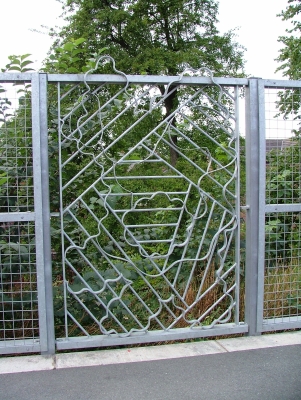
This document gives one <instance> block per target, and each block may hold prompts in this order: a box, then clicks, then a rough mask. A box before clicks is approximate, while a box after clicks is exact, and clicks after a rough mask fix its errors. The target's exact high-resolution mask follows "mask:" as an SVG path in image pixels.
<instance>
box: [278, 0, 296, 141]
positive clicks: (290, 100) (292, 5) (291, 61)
mask: <svg viewBox="0 0 301 400" xmlns="http://www.w3.org/2000/svg"><path fill="white" fill-rule="evenodd" d="M288 4H289V5H288V6H287V7H286V9H285V10H284V11H282V12H281V14H280V15H279V16H280V17H282V20H283V21H290V22H291V23H292V26H293V27H292V28H291V29H287V30H286V32H287V33H288V35H287V36H280V37H279V38H278V42H280V43H282V44H283V45H284V47H283V48H282V49H281V50H280V55H279V57H278V58H277V59H276V60H277V61H278V62H279V63H281V65H280V66H279V67H278V68H277V70H276V72H277V71H282V73H283V75H284V76H286V77H288V78H289V79H294V80H298V79H300V78H301V60H300V53H301V22H300V21H298V18H297V17H298V15H299V14H300V13H301V1H300V0H288ZM279 98H280V100H279V102H278V109H279V111H280V113H281V114H283V116H284V118H287V117H288V116H289V115H290V114H291V115H292V114H293V115H295V119H296V120H300V119H301V116H300V94H299V90H284V91H282V92H279ZM294 134H295V135H297V136H299V135H300V129H297V130H294Z"/></svg>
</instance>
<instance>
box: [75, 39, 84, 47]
mask: <svg viewBox="0 0 301 400" xmlns="http://www.w3.org/2000/svg"><path fill="white" fill-rule="evenodd" d="M85 41H86V39H85V38H79V39H76V40H74V44H75V45H76V46H78V45H79V44H82V43H84V42H85Z"/></svg>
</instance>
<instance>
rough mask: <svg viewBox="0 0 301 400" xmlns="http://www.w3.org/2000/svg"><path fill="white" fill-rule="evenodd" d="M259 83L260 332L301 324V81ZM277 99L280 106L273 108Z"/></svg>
mask: <svg viewBox="0 0 301 400" xmlns="http://www.w3.org/2000/svg"><path fill="white" fill-rule="evenodd" d="M263 87H264V96H265V136H264V138H263V140H262V143H263V145H262V146H263V151H262V156H261V159H262V164H263V168H262V169H261V175H262V180H261V193H262V198H263V202H262V203H261V210H262V213H263V218H261V219H260V221H259V223H260V225H261V229H263V230H264V231H265V233H264V235H265V240H262V241H261V244H260V246H261V249H262V257H261V258H260V260H259V263H260V264H259V270H260V281H261V291H260V293H261V296H260V298H259V302H258V304H259V315H258V331H259V332H264V331H274V330H283V329H294V328H300V327H301V300H300V299H301V270H300V264H301V260H300V257H301V248H300V238H301V221H300V215H301V214H300V211H301V193H300V160H301V152H300V133H298V131H299V130H300V125H299V124H298V113H299V110H300V99H301V91H300V89H301V84H300V82H296V81H291V82H286V81H263ZM277 103H278V104H279V108H276V104H277ZM263 204H265V207H263ZM263 225H264V226H263Z"/></svg>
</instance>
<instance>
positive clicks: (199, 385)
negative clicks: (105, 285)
mask: <svg viewBox="0 0 301 400" xmlns="http://www.w3.org/2000/svg"><path fill="white" fill-rule="evenodd" d="M0 399H1V400H19V399H20V400H48V399H49V400H50V399H51V400H69V399H72V400H87V399H89V400H90V399H91V400H92V399H100V400H183V399H184V400H192V399H193V400H199V399H205V400H207V399H208V400H211V399H214V400H216V399H221V400H228V399H229V400H236V399H237V400H245V399H248V400H249V399H258V400H301V345H291V346H279V347H272V348H263V349H256V350H245V351H236V352H235V351H234V352H230V353H228V352H227V353H220V354H210V355H201V356H195V357H185V358H175V359H169V360H160V361H144V362H135V363H124V364H112V365H102V366H93V367H78V368H66V369H57V370H48V371H37V372H22V373H11V374H2V375H0Z"/></svg>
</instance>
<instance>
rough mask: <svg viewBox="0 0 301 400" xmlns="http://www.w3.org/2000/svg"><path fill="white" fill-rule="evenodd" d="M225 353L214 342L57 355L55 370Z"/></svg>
mask: <svg viewBox="0 0 301 400" xmlns="http://www.w3.org/2000/svg"><path fill="white" fill-rule="evenodd" d="M223 352H226V350H225V349H223V348H222V347H221V346H220V345H219V344H218V343H217V342H216V341H214V340H212V341H206V342H197V343H185V344H184V343H178V344H169V345H161V346H148V347H134V348H130V349H128V348H126V349H118V350H101V351H86V352H80V353H78V352H77V353H65V354H57V356H56V368H72V367H78V366H95V365H108V364H123V363H130V362H140V361H154V360H168V359H173V358H181V357H195V356H200V355H204V354H217V353H223Z"/></svg>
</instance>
